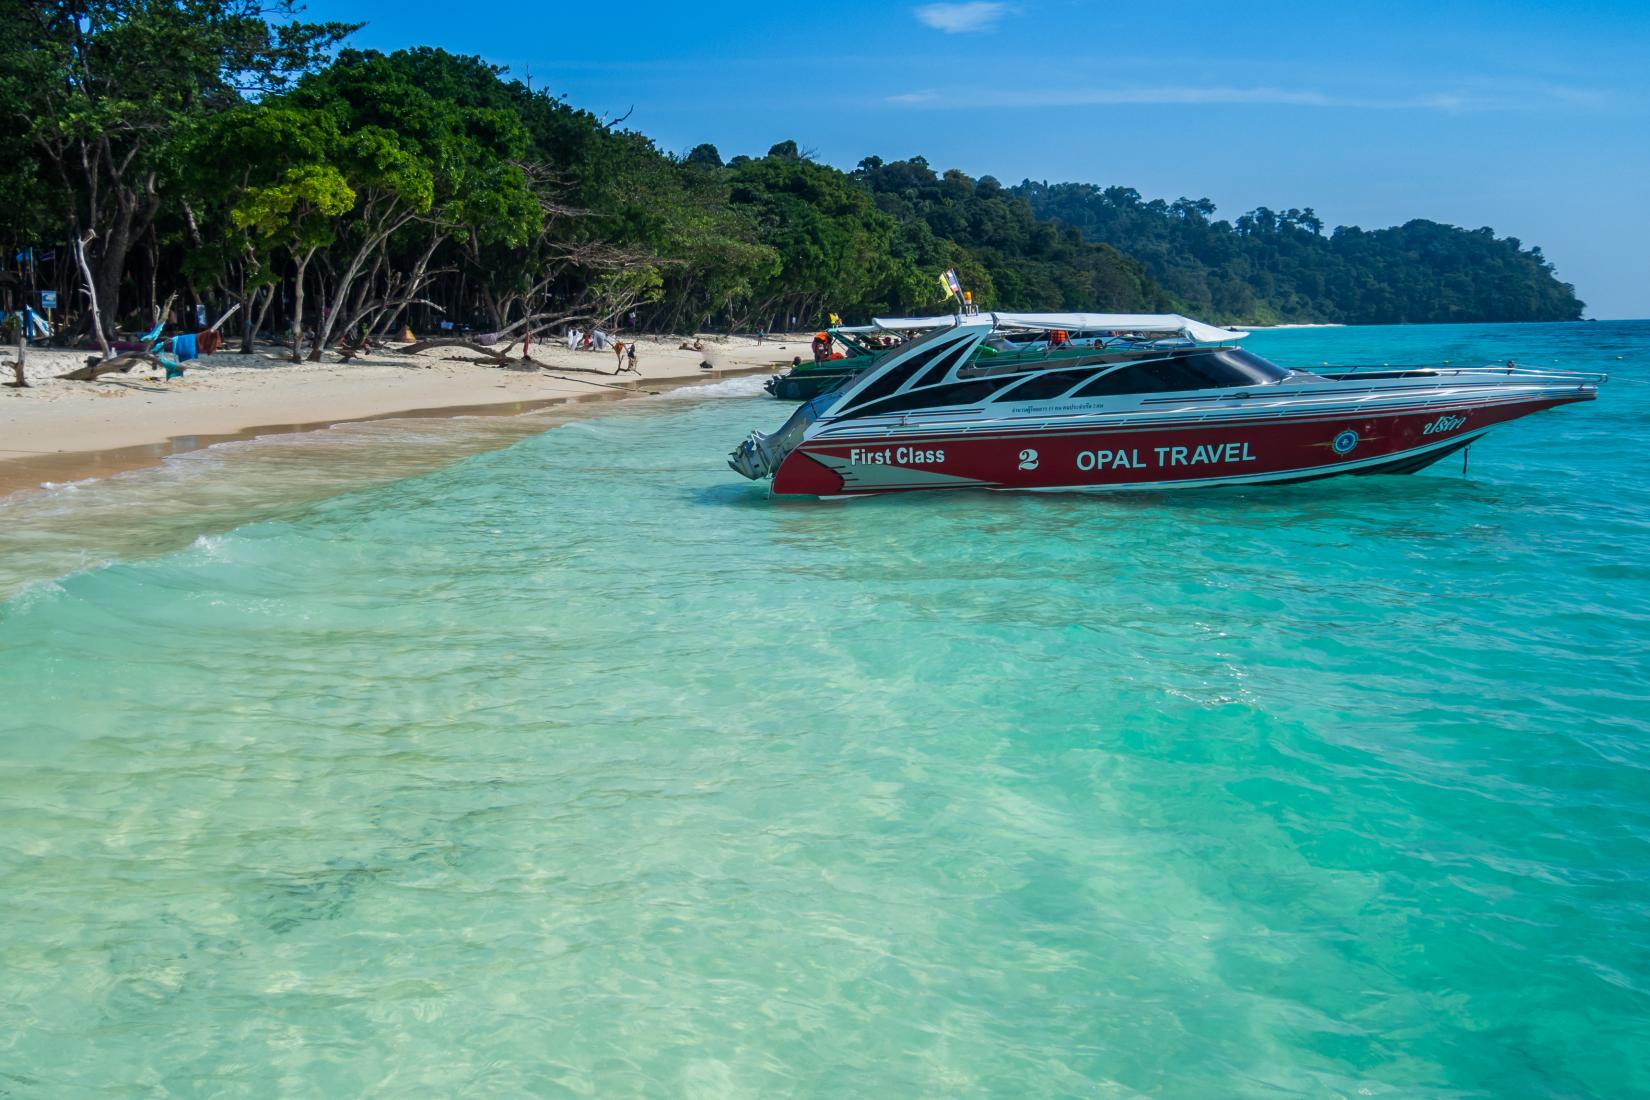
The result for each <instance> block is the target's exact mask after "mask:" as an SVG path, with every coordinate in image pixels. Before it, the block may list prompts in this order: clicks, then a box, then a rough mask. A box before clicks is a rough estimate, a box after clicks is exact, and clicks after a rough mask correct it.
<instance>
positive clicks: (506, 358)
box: [395, 336, 516, 366]
mask: <svg viewBox="0 0 1650 1100" xmlns="http://www.w3.org/2000/svg"><path fill="white" fill-rule="evenodd" d="M515 346H516V342H515V341H514V340H512V341H510V343H509V344H507V345H506V346H505V348H504V350H503V351H495V350H494V349H492V348H490V347H486V346H484V345H482V344H478V343H476V342H475V341H474V340H465V339H463V338H462V337H457V336H439V337H436V338H435V339H433V340H420V341H418V343H416V344H408V345H407V346H406V347H404V348H396V349H395V350H396V351H398V352H400V353H401V354H402V355H417V354H418V353H419V352H421V351H428V350H430V349H431V348H463V349H464V350H465V351H472V352H475V353H476V354H477V355H483V356H486V357H487V359H488V360H489V361H490V362H491V363H493V364H496V365H498V366H503V365H504V364H506V363H510V362H513V361H514V360H513V358H512V357H511V355H510V349H511V348H513V347H515Z"/></svg>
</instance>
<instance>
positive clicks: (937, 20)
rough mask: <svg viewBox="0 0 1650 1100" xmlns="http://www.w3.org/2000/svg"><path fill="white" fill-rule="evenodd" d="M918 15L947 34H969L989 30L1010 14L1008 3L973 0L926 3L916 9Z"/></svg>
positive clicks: (923, 20)
mask: <svg viewBox="0 0 1650 1100" xmlns="http://www.w3.org/2000/svg"><path fill="white" fill-rule="evenodd" d="M915 14H916V17H917V18H918V19H920V20H921V21H922V22H924V23H927V24H928V25H929V26H930V27H933V28H934V29H935V30H937V31H944V32H945V33H946V34H967V33H969V32H970V31H988V30H990V29H991V28H992V27H994V26H996V25H997V21H998V20H999V19H1001V18H1002V17H1003V16H1005V15H1007V14H1008V5H1007V4H998V3H992V2H991V0H973V2H972V3H967V4H924V5H923V6H922V7H920V8H917V9H916V12H915Z"/></svg>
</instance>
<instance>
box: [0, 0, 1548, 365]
mask: <svg viewBox="0 0 1650 1100" xmlns="http://www.w3.org/2000/svg"><path fill="white" fill-rule="evenodd" d="M295 16H296V10H295V8H294V6H293V4H292V3H291V0H270V6H269V7H268V9H267V11H263V10H260V9H254V8H248V7H246V6H245V5H244V4H242V3H239V2H238V0H191V2H190V3H189V4H188V5H184V4H182V3H178V2H175V0H108V2H107V3H100V4H96V5H92V6H91V7H90V8H87V7H85V6H84V5H82V4H79V3H77V2H75V0H29V2H28V3H22V2H17V0H11V2H7V0H0V195H3V196H5V199H6V201H5V202H0V308H11V309H15V308H16V307H17V305H18V304H20V303H19V292H20V293H21V298H22V299H24V300H28V301H31V302H34V303H35V304H36V305H37V306H38V305H39V304H40V303H42V302H43V301H44V300H46V299H45V297H44V296H45V295H47V294H49V293H52V292H55V294H56V299H55V300H56V301H57V302H58V303H60V304H59V307H58V311H57V315H58V319H59V320H66V321H67V322H68V323H69V325H70V326H71V328H70V330H69V331H67V332H65V333H63V334H62V338H63V339H66V340H74V339H81V338H85V337H87V336H89V335H90V334H91V333H92V331H93V329H94V327H95V326H96V325H98V324H100V323H101V326H102V329H103V332H104V333H105V334H106V335H114V334H115V332H116V330H117V329H118V330H120V331H124V332H141V331H143V330H145V329H148V328H150V327H151V326H152V325H153V324H154V322H155V321H156V320H157V319H158V318H161V317H162V316H163V315H165V314H166V313H167V306H168V303H174V302H175V303H176V305H177V306H178V307H181V308H180V309H179V310H178V311H177V312H176V314H175V315H174V316H175V317H193V316H196V315H197V314H198V312H199V311H200V310H201V309H203V308H204V309H205V310H206V311H207V312H210V313H212V314H213V315H214V316H216V315H220V314H221V313H223V311H225V310H228V309H229V308H230V307H231V306H235V307H238V311H237V313H236V315H235V317H234V319H233V321H232V323H231V325H230V327H229V331H230V332H232V333H235V334H236V335H238V336H239V337H240V341H241V346H242V347H243V349H250V348H251V347H252V344H253V339H254V337H255V336H256V335H257V334H258V333H262V334H264V336H265V337H266V338H267V337H269V336H271V335H273V336H277V337H278V338H280V339H281V340H283V342H287V343H288V346H289V347H290V349H291V354H292V355H293V356H294V357H298V356H301V355H308V356H310V357H311V358H316V359H318V358H320V357H321V356H322V355H323V353H325V352H326V351H327V349H329V348H331V347H333V346H335V345H336V344H337V343H338V342H339V341H341V340H355V339H358V338H360V337H361V336H364V335H372V334H379V333H386V332H397V331H400V329H401V328H402V327H403V326H408V325H410V326H412V327H414V328H415V329H417V330H418V331H420V332H429V331H432V330H436V329H441V328H443V327H456V328H458V329H460V330H462V329H466V328H468V329H471V330H473V331H480V332H496V333H499V334H501V335H503V336H505V337H507V338H510V337H513V338H520V337H521V336H522V335H524V334H527V333H543V332H546V331H550V330H555V329H558V328H561V327H563V326H567V325H573V324H585V323H591V322H594V323H602V324H606V323H611V322H613V321H614V320H615V319H617V318H624V319H626V320H627V321H628V320H629V319H630V318H632V317H634V318H635V323H636V324H638V325H639V326H640V327H642V328H645V329H651V330H654V331H671V332H685V331H692V330H694V329H703V328H710V329H719V330H723V331H727V330H738V331H750V330H751V329H755V328H769V329H779V328H791V327H799V326H814V325H818V324H820V323H821V322H823V321H824V320H825V319H826V318H827V317H828V316H829V315H830V314H832V313H835V314H839V315H841V316H842V317H844V318H847V319H851V320H856V321H857V320H864V319H865V318H868V317H871V316H875V315H877V314H889V313H897V314H910V313H929V312H941V311H943V310H945V309H947V308H949V306H948V303H947V302H946V300H945V296H944V295H943V294H942V293H941V284H940V281H939V275H940V273H941V272H942V271H944V270H945V269H946V268H955V269H956V270H957V272H958V274H959V276H960V277H961V278H962V281H963V284H964V285H965V286H966V287H967V288H968V289H969V290H970V291H971V292H972V293H973V295H974V300H975V301H976V302H977V303H978V304H979V305H980V306H981V307H983V308H987V309H991V308H999V309H1018V310H1102V311H1105V310H1119V311H1129V312H1135V311H1159V310H1180V311H1184V312H1188V313H1191V314H1194V315H1199V316H1202V317H1205V318H1207V319H1208V320H1211V321H1226V322H1265V321H1292V320H1294V321H1459V320H1502V321H1515V320H1538V319H1540V320H1552V319H1565V318H1574V317H1576V316H1578V315H1579V313H1580V309H1581V304H1580V303H1579V302H1577V301H1576V299H1575V296H1574V295H1573V294H1572V293H1571V290H1570V288H1569V287H1568V286H1565V285H1563V284H1561V283H1559V282H1558V281H1557V280H1556V279H1555V278H1554V277H1553V274H1552V271H1551V269H1550V268H1549V267H1548V265H1547V264H1546V263H1545V261H1543V260H1542V258H1541V255H1540V253H1539V251H1536V250H1534V249H1530V250H1525V249H1522V248H1521V247H1520V246H1519V244H1518V242H1517V241H1514V240H1511V239H1506V240H1498V239H1496V238H1495V236H1494V234H1493V233H1491V232H1490V231H1489V230H1487V229H1486V230H1480V231H1477V232H1467V231H1464V230H1459V229H1452V228H1449V227H1447V226H1440V225H1435V224H1433V223H1430V222H1411V223H1409V224H1408V225H1405V226H1402V227H1399V228H1396V229H1385V230H1378V231H1375V232H1363V231H1360V230H1357V229H1338V230H1336V231H1335V232H1334V233H1333V234H1331V235H1329V236H1327V237H1326V236H1324V235H1323V234H1322V232H1321V230H1322V226H1321V225H1319V224H1318V222H1317V219H1316V218H1314V217H1313V216H1312V213H1311V211H1310V210H1308V211H1304V212H1300V211H1290V212H1289V213H1288V214H1286V215H1282V216H1279V215H1276V214H1273V213H1271V212H1270V211H1265V210H1257V211H1255V212H1253V213H1251V214H1246V215H1244V216H1243V217H1241V218H1238V219H1237V221H1236V222H1235V223H1232V224H1228V223H1227V222H1224V221H1215V220H1213V214H1214V208H1213V206H1212V205H1210V204H1209V203H1207V202H1188V201H1184V200H1183V201H1181V202H1177V203H1174V204H1172V205H1170V204H1165V203H1161V202H1144V201H1142V200H1141V198H1140V196H1139V195H1138V194H1136V193H1135V192H1133V191H1129V190H1126V189H1119V188H1112V189H1109V190H1102V189H1100V188H1098V187H1093V186H1089V185H1085V184H1059V185H1055V186H1049V185H1046V184H1032V183H1025V184H1022V185H1021V186H1019V187H1017V188H1005V187H1003V186H1002V185H1001V184H1000V183H998V182H997V181H996V180H994V179H992V178H990V177H989V176H987V177H982V178H980V179H972V178H970V177H969V176H967V175H965V174H963V173H962V172H960V171H955V170H952V171H946V172H936V171H935V170H934V169H933V168H932V167H930V166H929V165H928V163H927V162H926V161H924V160H923V159H922V158H920V157H912V158H911V159H908V160H901V161H892V162H884V161H882V160H880V159H878V158H876V157H868V158H866V159H865V160H863V161H861V162H860V164H859V165H858V167H856V168H855V169H854V170H852V171H848V172H844V171H842V170H840V169H837V168H834V167H832V166H830V165H827V164H821V163H819V162H818V161H816V160H814V159H812V158H811V157H809V156H808V155H807V154H806V153H805V152H804V151H803V150H801V149H799V148H798V146H797V143H796V142H795V141H782V142H780V143H779V144H777V145H775V146H773V147H772V148H771V149H769V150H768V151H767V152H766V154H764V155H762V156H759V157H751V156H735V157H733V158H732V159H731V160H728V161H726V162H724V160H723V157H722V155H721V154H720V153H719V152H718V151H717V150H716V149H715V148H713V147H711V146H709V145H702V146H699V147H698V148H696V149H694V150H693V151H692V152H690V153H688V154H686V155H685V156H684V155H677V154H674V153H671V152H668V151H665V150H662V149H660V148H659V147H658V145H657V144H655V143H654V142H653V141H652V140H651V139H649V138H648V137H647V136H646V135H643V134H640V133H635V132H631V131H625V130H622V129H619V128H618V127H617V126H615V125H613V124H610V123H609V122H608V121H607V120H604V119H600V118H597V117H596V116H594V115H592V114H590V113H589V112H587V111H583V110H580V109H579V108H577V107H575V106H573V105H571V104H569V103H567V102H565V101H564V100H562V99H561V98H559V97H557V96H555V95H554V94H552V93H549V92H546V91H544V90H542V89H535V88H529V87H527V86H526V85H524V84H522V83H521V82H519V81H515V80H512V79H510V78H509V76H508V75H507V73H506V72H505V71H504V70H502V69H499V68H496V67H494V66H492V65H489V64H487V63H486V62H484V61H482V60H481V59H479V58H475V57H460V56H455V55H453V54H450V53H447V52H445V51H443V50H440V49H434V48H419V49H412V50H404V51H399V52H396V53H392V54H383V53H379V52H376V51H357V50H351V49H348V48H345V47H346V43H347V40H348V38H349V37H350V35H351V34H352V33H353V31H354V28H353V27H350V26H347V25H344V24H337V23H306V22H302V21H300V20H298V19H297V18H295ZM272 18H273V21H271V20H272Z"/></svg>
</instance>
